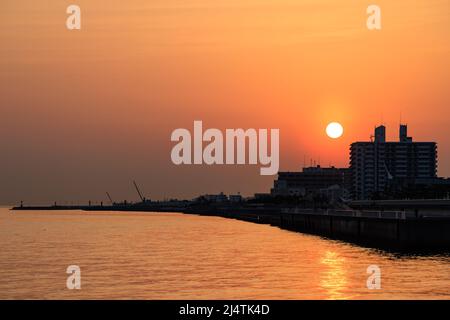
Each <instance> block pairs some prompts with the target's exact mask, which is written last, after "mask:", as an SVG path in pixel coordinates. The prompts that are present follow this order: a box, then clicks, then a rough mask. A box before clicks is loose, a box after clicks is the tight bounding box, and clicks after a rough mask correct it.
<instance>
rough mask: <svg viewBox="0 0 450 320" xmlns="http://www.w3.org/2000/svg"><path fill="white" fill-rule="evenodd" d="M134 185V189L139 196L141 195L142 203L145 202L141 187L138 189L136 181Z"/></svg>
mask: <svg viewBox="0 0 450 320" xmlns="http://www.w3.org/2000/svg"><path fill="white" fill-rule="evenodd" d="M133 184H134V187H135V188H136V191H137V193H138V195H139V198H141V201H142V202H145V198H144V197H143V196H142V194H141V191H140V190H139V187H138V185H137V184H136V181H134V180H133Z"/></svg>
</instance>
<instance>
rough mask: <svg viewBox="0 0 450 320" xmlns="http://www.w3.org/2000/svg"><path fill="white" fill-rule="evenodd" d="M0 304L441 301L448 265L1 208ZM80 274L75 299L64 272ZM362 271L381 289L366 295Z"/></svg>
mask: <svg viewBox="0 0 450 320" xmlns="http://www.w3.org/2000/svg"><path fill="white" fill-rule="evenodd" d="M0 248H1V249H0V298H2V299H60V298H61V299H94V298H95V299H124V298H130V299H449V298H450V257H449V256H445V255H436V256H395V255H392V254H386V253H383V252H380V251H377V250H372V249H366V248H361V247H358V246H354V245H350V244H346V243H343V242H339V241H331V240H326V239H322V238H320V237H316V236H310V235H304V234H300V233H294V232H289V231H284V230H280V229H278V228H276V227H271V226H266V225H258V224H252V223H247V222H242V221H237V220H230V219H223V218H218V217H203V216H196V215H183V214H161V213H113V212H105V213H86V212H81V211H74V212H69V211H65V212H64V211H60V212H45V211H36V212H17V211H16V212H13V211H9V210H7V209H6V208H0ZM69 265H78V266H79V267H80V268H81V289H80V290H68V289H67V288H66V279H67V277H68V276H69V275H68V274H66V269H67V267H68V266H69ZM369 265H378V266H379V267H380V268H381V289H380V290H369V289H367V286H366V280H367V277H368V275H367V274H366V270H367V267H368V266H369Z"/></svg>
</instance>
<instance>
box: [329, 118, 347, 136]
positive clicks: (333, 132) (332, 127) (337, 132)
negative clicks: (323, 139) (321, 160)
mask: <svg viewBox="0 0 450 320" xmlns="http://www.w3.org/2000/svg"><path fill="white" fill-rule="evenodd" d="M326 132H327V135H328V136H329V137H330V138H333V139H337V138H339V137H341V136H342V134H343V133H344V128H343V127H342V125H341V124H340V123H337V122H331V123H330V124H329V125H328V126H327V129H326Z"/></svg>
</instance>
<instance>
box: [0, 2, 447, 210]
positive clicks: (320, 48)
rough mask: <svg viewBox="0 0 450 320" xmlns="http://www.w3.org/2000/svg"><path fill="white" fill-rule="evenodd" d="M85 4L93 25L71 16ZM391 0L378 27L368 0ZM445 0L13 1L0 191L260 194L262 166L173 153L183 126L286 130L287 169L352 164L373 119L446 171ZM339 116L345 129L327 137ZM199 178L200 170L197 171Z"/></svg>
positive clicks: (2, 65)
mask: <svg viewBox="0 0 450 320" xmlns="http://www.w3.org/2000/svg"><path fill="white" fill-rule="evenodd" d="M73 3H75V4H78V5H79V6H80V7H81V10H82V30H81V31H68V30H67V29H66V27H65V21H66V17H67V14H66V13H65V11H66V8H67V6H68V5H70V4H73ZM372 3H375V4H377V5H379V6H380V7H381V9H382V30H381V31H369V30H368V29H367V28H366V19H367V15H366V8H367V6H368V5H369V4H372ZM449 9H450V1H449V0H444V1H443V0H415V1H414V0H408V1H406V0H402V1H385V0H376V1H360V0H346V1H331V0H305V1H301V0H248V1H245V0H178V1H175V0H151V1H148V0H130V1H111V0H110V1H107V0H95V1H94V0H71V1H62V0H53V1H50V0H47V1H34V0H26V1H25V0H3V1H2V3H1V4H0V43H1V46H0V148H1V149H0V150H2V156H1V158H0V181H1V183H0V203H12V202H17V201H19V200H21V199H23V200H27V201H30V202H48V201H53V200H61V201H64V200H75V201H81V200H84V201H87V200H88V199H92V200H104V198H105V196H104V192H105V191H107V190H108V191H109V192H110V193H111V194H112V195H113V196H115V197H116V198H118V199H117V200H119V199H122V198H128V199H134V198H136V195H135V193H134V190H133V189H132V185H131V182H130V181H131V180H133V179H136V180H137V181H138V182H139V183H140V185H141V188H142V189H143V191H144V192H145V193H146V194H147V195H148V196H149V197H150V198H163V197H172V196H173V197H191V196H194V195H197V194H199V193H205V192H220V191H224V192H227V193H228V192H238V191H240V192H242V193H244V194H251V193H253V192H265V191H268V190H269V189H270V186H271V182H272V180H273V177H261V176H260V175H259V166H247V167H220V166H219V167H193V166H192V167H177V166H174V165H173V164H172V163H171V161H170V150H171V148H172V146H173V143H171V142H170V134H171V132H172V131H173V130H174V129H176V128H183V127H186V128H189V129H191V128H192V125H193V121H194V120H202V121H203V124H204V127H207V128H210V127H216V128H220V129H225V128H239V127H242V128H279V129H280V139H281V141H280V148H281V149H280V161H281V168H280V169H281V170H297V169H299V168H300V167H301V166H302V165H303V161H304V159H305V158H306V159H307V162H308V163H309V161H310V160H309V159H311V158H314V159H315V160H316V161H318V160H319V159H320V162H321V164H322V165H329V164H332V165H336V166H347V165H348V146H349V144H350V143H351V142H353V141H356V140H368V139H369V136H370V134H371V133H372V130H373V127H374V126H375V125H377V124H379V123H381V122H382V123H384V124H386V125H387V126H388V136H389V138H390V139H396V138H397V131H398V128H397V126H398V123H399V121H400V116H401V117H402V120H403V122H406V123H407V124H408V125H409V131H410V135H412V136H413V137H414V138H415V140H432V141H437V142H438V147H439V174H440V175H444V176H449V175H450V164H449V163H450V135H449V134H448V132H449V129H448V124H449V116H450V108H449V106H450V91H449V88H448V83H449V80H450V79H449V71H450V62H449V58H448V57H449V49H450V37H449V36H448V30H450V17H449V15H450V12H449ZM331 121H339V122H341V123H342V124H343V125H344V128H345V134H344V136H343V137H342V138H341V139H339V140H331V139H329V138H328V137H326V135H325V127H326V125H327V124H328V123H329V122H331ZM194 181H195V182H194Z"/></svg>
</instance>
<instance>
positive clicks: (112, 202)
mask: <svg viewBox="0 0 450 320" xmlns="http://www.w3.org/2000/svg"><path fill="white" fill-rule="evenodd" d="M106 195H107V196H108V199H109V201H111V204H112V205H114V201H113V199H112V198H111V196H110V195H109V192H106Z"/></svg>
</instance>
